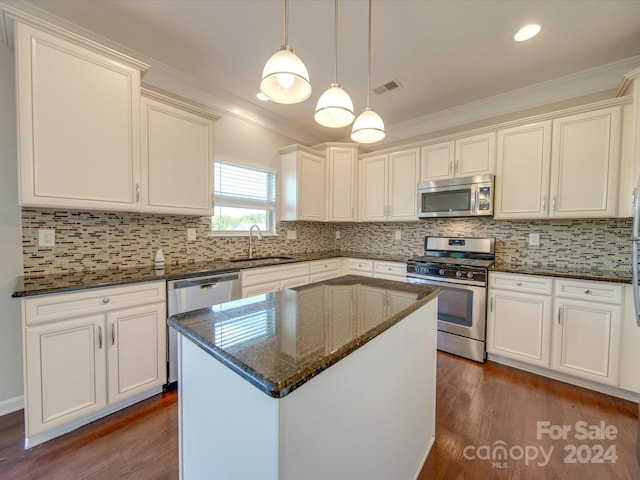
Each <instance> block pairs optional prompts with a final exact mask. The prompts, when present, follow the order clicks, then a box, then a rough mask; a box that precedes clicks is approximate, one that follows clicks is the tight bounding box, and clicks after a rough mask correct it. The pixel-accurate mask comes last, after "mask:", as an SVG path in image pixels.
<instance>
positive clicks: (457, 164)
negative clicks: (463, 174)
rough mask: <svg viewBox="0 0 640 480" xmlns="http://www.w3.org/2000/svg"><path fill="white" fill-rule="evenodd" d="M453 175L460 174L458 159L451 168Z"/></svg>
mask: <svg viewBox="0 0 640 480" xmlns="http://www.w3.org/2000/svg"><path fill="white" fill-rule="evenodd" d="M453 173H454V174H456V173H460V159H459V158H457V159H456V164H455V166H454V168H453Z"/></svg>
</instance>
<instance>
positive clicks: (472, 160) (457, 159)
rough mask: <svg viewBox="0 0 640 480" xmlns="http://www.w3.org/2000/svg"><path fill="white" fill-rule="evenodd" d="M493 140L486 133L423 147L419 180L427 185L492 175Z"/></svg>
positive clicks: (493, 135) (493, 136)
mask: <svg viewBox="0 0 640 480" xmlns="http://www.w3.org/2000/svg"><path fill="white" fill-rule="evenodd" d="M495 139H496V134H495V132H489V133H482V134H479V135H473V136H470V137H464V138H460V139H457V140H455V141H453V140H452V141H449V142H441V143H434V144H432V145H425V146H423V147H422V154H421V156H422V159H421V176H420V180H421V181H423V182H428V181H433V180H445V179H448V178H455V177H473V176H476V175H488V174H491V173H493V171H494V163H495V158H496V146H495V143H496V140H495Z"/></svg>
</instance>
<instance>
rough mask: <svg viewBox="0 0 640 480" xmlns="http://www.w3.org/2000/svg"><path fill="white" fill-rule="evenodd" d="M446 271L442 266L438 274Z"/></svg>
mask: <svg viewBox="0 0 640 480" xmlns="http://www.w3.org/2000/svg"><path fill="white" fill-rule="evenodd" d="M445 272H446V270H445V269H444V268H441V269H440V270H438V274H439V275H444V274H445Z"/></svg>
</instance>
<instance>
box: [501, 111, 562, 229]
mask: <svg viewBox="0 0 640 480" xmlns="http://www.w3.org/2000/svg"><path fill="white" fill-rule="evenodd" d="M550 168H551V121H550V120H549V121H546V122H540V123H533V124H531V125H522V126H519V127H513V128H507V129H504V130H499V131H498V158H497V165H496V180H495V191H496V196H495V204H494V217H495V218H500V219H503V218H544V217H546V216H547V205H548V203H549V173H550V171H551V170H550Z"/></svg>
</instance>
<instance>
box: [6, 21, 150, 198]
mask: <svg viewBox="0 0 640 480" xmlns="http://www.w3.org/2000/svg"><path fill="white" fill-rule="evenodd" d="M15 27H16V59H17V82H18V119H19V121H18V130H19V143H20V149H19V150H20V200H21V205H23V206H36V207H37V206H40V207H68V208H84V209H87V208H92V209H98V210H138V209H139V199H138V198H137V196H136V191H137V188H136V186H137V187H139V186H140V127H139V125H140V123H139V111H140V109H139V95H140V71H139V70H137V69H135V68H132V67H130V66H128V65H125V64H123V63H119V62H117V61H115V60H114V59H112V58H108V57H106V56H103V55H101V54H99V53H97V52H96V51H94V50H91V49H89V48H84V47H83V46H80V45H77V44H74V43H71V42H69V41H67V40H64V39H62V38H58V37H55V36H53V35H50V34H48V33H45V32H41V31H39V30H37V29H35V28H32V27H30V26H27V25H23V24H21V23H16V25H15Z"/></svg>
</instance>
